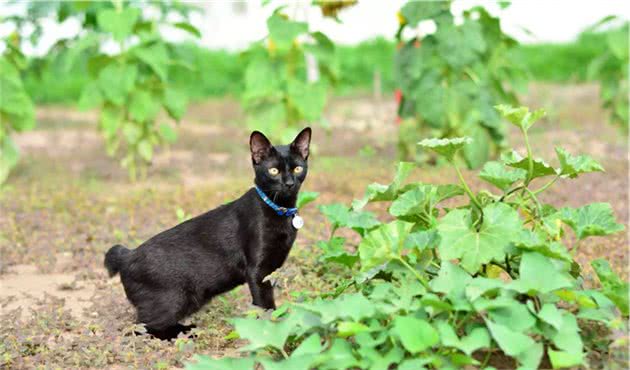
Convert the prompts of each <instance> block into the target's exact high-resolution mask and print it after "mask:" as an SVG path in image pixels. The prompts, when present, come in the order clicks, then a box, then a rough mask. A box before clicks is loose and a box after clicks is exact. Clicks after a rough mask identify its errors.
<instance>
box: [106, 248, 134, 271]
mask: <svg viewBox="0 0 630 370" xmlns="http://www.w3.org/2000/svg"><path fill="white" fill-rule="evenodd" d="M129 253H131V250H129V249H127V248H125V247H123V246H122V245H120V244H117V245H115V246H113V247H111V248H109V250H108V251H107V253H105V268H106V269H107V272H109V277H112V276H114V275H116V274H117V273H118V272H119V271H120V268H121V267H122V265H123V263H124V258H125V256H126V255H127V254H129Z"/></svg>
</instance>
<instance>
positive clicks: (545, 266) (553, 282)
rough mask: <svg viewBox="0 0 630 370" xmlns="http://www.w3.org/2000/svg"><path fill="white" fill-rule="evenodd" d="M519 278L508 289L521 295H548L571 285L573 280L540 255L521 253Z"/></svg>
mask: <svg viewBox="0 0 630 370" xmlns="http://www.w3.org/2000/svg"><path fill="white" fill-rule="evenodd" d="M519 272H520V274H521V275H520V277H519V279H518V280H514V281H512V283H511V284H510V287H511V288H512V289H515V290H516V291H519V292H521V293H528V294H531V293H532V292H536V293H543V294H544V293H549V292H553V291H554V290H558V289H561V288H567V287H570V286H572V285H573V283H572V281H573V279H572V278H571V277H570V276H569V275H568V274H567V273H566V272H565V271H560V270H559V269H558V268H557V267H556V266H555V265H554V264H553V263H552V262H551V261H550V260H549V259H548V258H547V257H545V256H543V255H542V254H540V253H535V252H527V253H523V257H522V258H521V265H520V269H519Z"/></svg>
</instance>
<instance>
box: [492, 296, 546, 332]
mask: <svg viewBox="0 0 630 370" xmlns="http://www.w3.org/2000/svg"><path fill="white" fill-rule="evenodd" d="M509 302H510V303H509V304H507V305H505V306H503V307H497V308H494V309H490V310H489V312H488V317H489V318H490V320H492V321H493V322H496V323H497V324H501V325H504V326H506V327H509V328H510V329H512V330H515V331H518V332H524V331H525V330H527V329H529V328H531V327H532V326H534V325H535V324H536V318H535V317H534V316H533V315H532V314H531V312H529V310H528V309H527V306H525V305H524V304H522V303H520V302H518V301H516V300H510V301H509Z"/></svg>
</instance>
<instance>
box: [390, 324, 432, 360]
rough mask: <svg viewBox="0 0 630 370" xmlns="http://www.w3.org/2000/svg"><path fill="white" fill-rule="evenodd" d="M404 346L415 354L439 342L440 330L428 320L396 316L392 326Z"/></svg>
mask: <svg viewBox="0 0 630 370" xmlns="http://www.w3.org/2000/svg"><path fill="white" fill-rule="evenodd" d="M392 332H393V333H394V335H396V336H397V337H398V339H400V342H401V343H402V345H403V347H405V349H406V350H407V351H409V352H411V353H413V354H416V353H418V352H422V351H424V350H426V349H428V348H430V347H431V346H434V345H436V344H438V342H439V341H440V337H439V334H438V332H437V331H436V330H435V329H434V328H433V327H432V326H431V325H430V324H429V323H428V322H426V321H424V320H421V319H418V318H416V317H412V316H396V317H395V318H394V325H393V327H392Z"/></svg>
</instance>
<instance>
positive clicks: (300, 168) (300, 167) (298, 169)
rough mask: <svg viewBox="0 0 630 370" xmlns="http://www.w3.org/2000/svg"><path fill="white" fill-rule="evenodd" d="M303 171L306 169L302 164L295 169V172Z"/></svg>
mask: <svg viewBox="0 0 630 370" xmlns="http://www.w3.org/2000/svg"><path fill="white" fill-rule="evenodd" d="M302 171H304V168H302V166H297V167H295V168H294V169H293V172H295V173H301V172H302Z"/></svg>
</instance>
